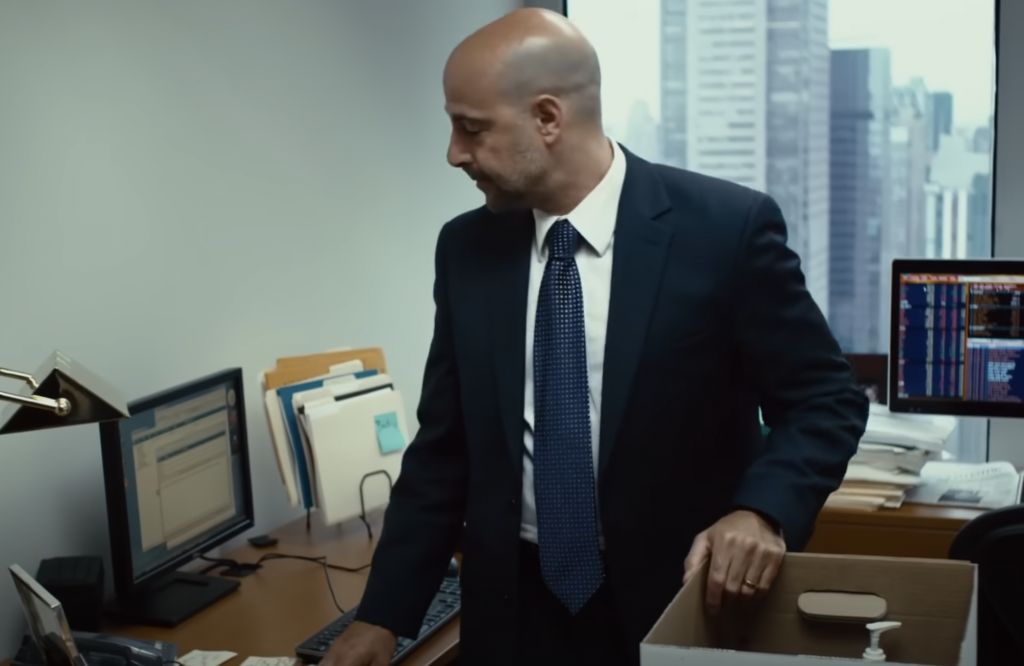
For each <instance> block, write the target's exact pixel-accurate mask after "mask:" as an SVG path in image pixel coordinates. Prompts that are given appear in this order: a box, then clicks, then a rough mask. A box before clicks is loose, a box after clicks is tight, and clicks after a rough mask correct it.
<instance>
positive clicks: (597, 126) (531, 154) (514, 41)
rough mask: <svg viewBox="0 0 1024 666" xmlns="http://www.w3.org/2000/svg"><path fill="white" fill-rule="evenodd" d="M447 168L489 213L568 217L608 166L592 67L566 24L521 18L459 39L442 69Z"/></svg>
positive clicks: (597, 75)
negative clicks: (468, 181) (466, 181)
mask: <svg viewBox="0 0 1024 666" xmlns="http://www.w3.org/2000/svg"><path fill="white" fill-rule="evenodd" d="M444 94H445V110H446V111H447V113H448V115H449V117H450V118H451V121H452V134H451V140H450V142H449V144H448V163H449V164H451V165H452V166H453V167H456V168H459V169H462V170H463V171H465V172H466V174H468V175H469V176H470V177H471V178H472V179H473V180H474V181H476V184H477V187H479V188H480V189H481V190H482V191H483V192H484V193H485V195H486V196H487V205H488V206H489V207H490V208H491V209H492V210H508V209H514V208H531V207H532V208H534V209H540V210H544V211H547V212H550V213H552V214H555V213H557V212H558V211H561V210H563V209H566V210H568V208H567V206H570V205H571V204H572V202H573V201H576V202H578V201H579V200H580V199H581V198H582V196H583V195H584V194H585V193H586V192H588V191H590V189H591V188H593V187H594V185H595V184H596V182H598V181H599V180H600V178H601V177H602V176H603V174H604V172H605V171H606V170H607V167H608V165H609V164H610V163H611V158H612V149H611V146H610V144H609V142H608V139H607V138H606V137H605V136H604V128H603V127H602V123H601V68H600V66H599V65H598V61H597V53H595V51H594V47H593V46H591V45H590V42H588V41H587V39H586V38H585V37H584V36H583V35H582V34H581V33H580V32H579V30H577V29H576V28H575V27H574V26H573V25H572V24H571V23H569V21H567V20H566V18H565V17H564V16H562V15H560V14H556V13H554V12H550V11H546V10H541V9H521V10H518V11H515V12H512V13H511V14H507V15H505V16H503V17H502V18H500V19H498V20H497V21H494V22H493V23H489V24H488V25H486V26H484V27H483V28H481V29H480V30H478V31H476V32H475V33H473V34H472V35H470V36H469V37H467V38H466V39H465V40H464V41H463V42H462V43H461V44H459V45H458V47H456V48H455V50H454V51H453V52H452V54H451V56H450V57H449V58H448V63H447V65H446V66H445V69H444Z"/></svg>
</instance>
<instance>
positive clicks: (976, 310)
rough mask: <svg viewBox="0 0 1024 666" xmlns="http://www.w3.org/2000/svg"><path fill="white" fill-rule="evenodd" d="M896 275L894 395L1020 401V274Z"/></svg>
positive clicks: (1023, 391)
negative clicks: (896, 369) (896, 359)
mask: <svg viewBox="0 0 1024 666" xmlns="http://www.w3.org/2000/svg"><path fill="white" fill-rule="evenodd" d="M899 279H900V284H899V291H900V297H899V298H900V303H899V332H898V346H897V352H898V363H899V366H898V372H899V379H898V385H897V390H898V394H899V397H900V398H911V399H922V398H924V399H934V400H936V401H963V402H1022V401H1024V372H1021V373H1018V372H1017V370H1018V367H1020V368H1021V370H1024V365H1019V364H1024V327H1022V316H1021V309H1022V305H1021V296H1022V294H1024V275H950V274H941V275H924V274H901V275H900V276H899Z"/></svg>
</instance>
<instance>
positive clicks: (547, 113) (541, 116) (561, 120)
mask: <svg viewBox="0 0 1024 666" xmlns="http://www.w3.org/2000/svg"><path fill="white" fill-rule="evenodd" d="M532 112H533V122H534V123H535V124H536V126H537V130H538V131H539V132H540V135H541V137H542V138H543V139H544V140H545V141H553V140H554V139H555V138H557V137H558V135H559V134H560V133H561V132H562V127H563V126H564V125H565V107H564V106H563V105H562V101H561V100H560V99H558V98H557V97H554V96H553V95H541V96H540V97H538V98H537V99H536V100H534V102H533V107H532Z"/></svg>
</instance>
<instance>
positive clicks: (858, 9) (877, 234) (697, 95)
mask: <svg viewBox="0 0 1024 666" xmlns="http://www.w3.org/2000/svg"><path fill="white" fill-rule="evenodd" d="M566 5H567V7H566V11H567V14H568V16H569V19H570V20H572V21H573V22H574V23H575V24H576V25H577V26H579V28H580V29H581V30H583V32H584V33H586V34H587V36H588V37H589V38H590V39H591V41H592V42H593V43H594V46H595V48H597V51H598V55H599V57H600V58H601V66H602V72H603V81H604V90H603V97H604V111H605V125H606V131H607V133H608V135H609V136H611V137H612V138H614V139H616V140H618V141H620V142H622V143H623V144H624V145H625V146H626V147H628V148H629V149H630V150H632V151H633V152H635V153H636V154H638V155H640V156H641V157H644V158H646V159H649V160H652V161H656V162H662V163H666V164H671V165H674V166H678V167H682V168H686V169H691V170H693V171H700V172H702V173H706V174H709V175H713V176H718V177H721V178H726V179H729V180H732V181H735V182H738V183H742V184H744V185H747V186H750V187H753V188H755V189H758V190H761V191H764V192H767V193H768V194H770V195H772V196H773V197H774V198H775V200H776V201H777V202H778V203H779V206H780V207H781V208H782V211H783V213H784V214H785V216H786V221H787V223H788V227H789V243H790V246H791V247H792V248H793V249H794V250H795V251H796V252H797V254H799V255H800V258H801V261H802V266H803V270H804V273H805V276H806V278H807V284H808V288H809V289H810V291H811V294H812V295H813V297H814V299H815V301H816V302H817V303H818V306H819V307H820V308H821V309H822V311H823V312H824V313H825V315H826V316H827V317H828V320H829V323H830V325H831V327H832V331H833V333H834V334H835V336H836V338H837V339H838V340H839V342H840V344H841V345H842V347H843V350H844V351H846V352H850V353H880V354H882V353H886V352H887V351H888V346H889V293H890V284H889V281H890V275H889V265H890V263H891V261H892V259H893V258H894V257H943V258H967V257H989V256H992V205H991V183H992V178H991V165H992V146H993V144H994V137H993V110H994V72H995V49H994V35H995V6H994V5H995V0H743V1H738V0H568V1H567V2H566ZM955 439H956V441H954V442H951V444H950V447H951V449H952V452H953V453H954V454H955V455H957V457H958V458H960V459H962V460H983V459H984V457H985V455H986V448H987V447H986V443H987V421H985V420H983V419H976V420H972V419H964V420H962V421H961V423H960V427H959V428H958V432H957V435H956V436H955Z"/></svg>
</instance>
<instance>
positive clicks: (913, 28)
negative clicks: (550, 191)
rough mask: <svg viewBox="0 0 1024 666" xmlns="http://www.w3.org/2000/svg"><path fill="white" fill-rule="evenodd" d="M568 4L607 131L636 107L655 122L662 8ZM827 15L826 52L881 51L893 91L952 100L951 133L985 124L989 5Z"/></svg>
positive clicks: (874, 6) (580, 0)
mask: <svg viewBox="0 0 1024 666" xmlns="http://www.w3.org/2000/svg"><path fill="white" fill-rule="evenodd" d="M567 4H568V15H569V19H570V20H571V21H573V22H574V23H575V24H576V25H577V26H578V27H579V28H580V29H581V30H582V31H583V32H584V34H586V35H587V37H588V38H589V39H590V40H591V41H592V42H593V43H594V46H595V48H596V49H597V52H598V55H599V57H600V58H601V68H602V75H603V88H604V90H603V92H604V94H603V98H604V107H605V124H606V125H607V126H609V127H611V128H613V129H614V130H616V131H622V130H624V129H625V128H626V126H627V124H628V119H629V114H630V112H631V110H632V108H633V106H634V105H635V104H636V102H638V101H641V102H643V103H644V104H645V105H646V106H647V108H648V110H649V112H650V114H651V116H652V117H653V118H654V120H655V121H656V122H660V120H661V119H660V115H661V114H660V107H661V51H660V49H661V40H660V33H661V31H660V27H661V12H660V6H661V1H660V0H630V2H628V3H627V2H624V0H567ZM828 11H829V21H828V23H829V46H830V47H831V48H833V49H850V48H879V47H881V48H887V49H888V50H889V51H890V61H891V67H892V82H893V85H896V86H903V85H908V84H910V83H911V80H912V79H913V78H915V77H920V78H922V79H923V80H924V82H925V85H926V87H927V88H928V89H929V90H930V91H932V92H940V91H942V92H949V93H951V94H952V96H953V99H954V109H953V113H954V115H953V120H954V125H955V127H957V128H973V127H979V126H984V125H986V124H987V123H988V122H989V118H990V117H991V115H992V109H993V104H992V103H993V90H994V88H993V81H994V74H995V72H994V66H993V65H994V51H995V42H994V34H995V27H994V22H995V18H994V13H995V7H994V2H993V1H992V0H830V2H829V9H828ZM879 17H882V18H881V19H880V18H879ZM925 26H927V29H925ZM952 42H955V44H956V46H955V48H954V47H953V46H952V45H951V43H952ZM624 45H628V46H626V48H628V52H627V51H626V50H625V49H624ZM609 54H610V55H609Z"/></svg>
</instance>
